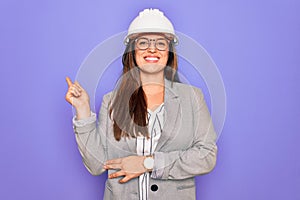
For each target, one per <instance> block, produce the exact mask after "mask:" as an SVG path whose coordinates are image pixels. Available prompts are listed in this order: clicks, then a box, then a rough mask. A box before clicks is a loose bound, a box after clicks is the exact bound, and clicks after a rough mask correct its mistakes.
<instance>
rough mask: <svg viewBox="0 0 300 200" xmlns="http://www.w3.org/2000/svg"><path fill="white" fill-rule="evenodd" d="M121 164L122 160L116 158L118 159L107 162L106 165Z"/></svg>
mask: <svg viewBox="0 0 300 200" xmlns="http://www.w3.org/2000/svg"><path fill="white" fill-rule="evenodd" d="M121 162H122V158H116V159H112V160H108V161H106V162H105V165H111V164H120V163H121Z"/></svg>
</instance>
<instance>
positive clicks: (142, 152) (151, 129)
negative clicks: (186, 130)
mask: <svg viewBox="0 0 300 200" xmlns="http://www.w3.org/2000/svg"><path fill="white" fill-rule="evenodd" d="M163 122H164V104H163V103H162V104H161V105H160V106H159V107H157V108H156V109H155V110H154V111H151V110H150V109H148V133H149V137H150V138H149V139H147V138H146V137H144V136H138V137H137V146H136V151H137V154H138V155H139V156H147V155H152V154H153V152H154V150H155V148H156V145H157V142H158V139H159V138H160V136H161V130H162V129H163ZM149 178H150V174H149V173H148V172H146V173H144V174H142V175H140V176H139V196H140V200H147V199H148V191H149Z"/></svg>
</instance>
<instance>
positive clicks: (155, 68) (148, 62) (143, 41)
mask: <svg viewBox="0 0 300 200" xmlns="http://www.w3.org/2000/svg"><path fill="white" fill-rule="evenodd" d="M148 41H150V45H149V48H146V47H148V45H147V42H148ZM165 42H167V43H165ZM165 45H166V47H164V46H165ZM139 47H140V48H139ZM156 47H157V48H159V49H165V50H159V49H157V48H156ZM141 49H142V50H141ZM168 55H169V42H168V40H166V38H165V37H164V36H163V35H162V34H143V35H140V36H139V37H138V38H137V40H136V45H135V60H136V63H137V65H138V66H139V68H140V70H141V73H145V74H157V73H163V70H164V68H165V67H166V65H167V61H168Z"/></svg>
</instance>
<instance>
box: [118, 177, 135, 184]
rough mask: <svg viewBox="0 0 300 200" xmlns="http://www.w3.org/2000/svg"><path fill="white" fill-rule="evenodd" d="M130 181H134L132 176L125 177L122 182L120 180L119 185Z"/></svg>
mask: <svg viewBox="0 0 300 200" xmlns="http://www.w3.org/2000/svg"><path fill="white" fill-rule="evenodd" d="M130 179H132V177H131V176H125V177H124V178H122V179H121V180H119V183H126V182H128V181H129V180H130Z"/></svg>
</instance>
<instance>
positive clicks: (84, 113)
mask: <svg viewBox="0 0 300 200" xmlns="http://www.w3.org/2000/svg"><path fill="white" fill-rule="evenodd" d="M66 81H67V83H68V87H69V88H68V91H67V94H66V96H65V98H66V101H67V102H69V103H70V104H71V105H72V106H74V107H75V109H76V112H77V116H76V117H77V119H83V118H87V117H89V116H90V114H91V109H90V98H89V95H88V93H87V92H86V91H85V90H84V89H83V88H82V87H81V85H80V84H79V83H78V82H77V81H75V82H74V83H72V81H71V79H70V78H69V77H66Z"/></svg>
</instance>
